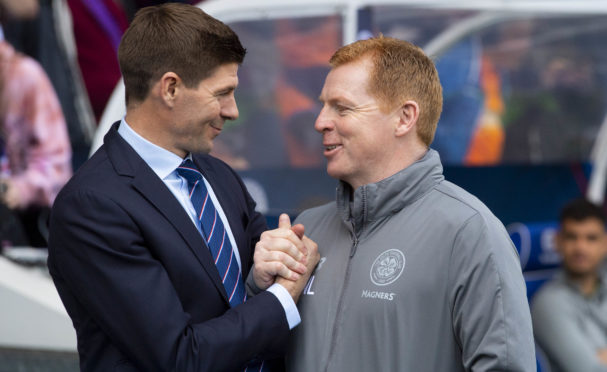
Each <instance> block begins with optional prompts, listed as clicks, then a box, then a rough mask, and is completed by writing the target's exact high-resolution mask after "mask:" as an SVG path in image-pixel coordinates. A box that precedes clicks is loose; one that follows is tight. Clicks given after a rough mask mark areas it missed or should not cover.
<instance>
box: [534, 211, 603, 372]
mask: <svg viewBox="0 0 607 372" xmlns="http://www.w3.org/2000/svg"><path fill="white" fill-rule="evenodd" d="M556 248H557V250H558V252H559V253H560V255H561V257H562V259H563V265H562V270H561V272H559V274H558V275H556V276H555V278H554V279H552V280H551V281H549V282H548V283H546V284H544V285H543V286H542V288H541V289H540V290H539V291H538V292H537V293H536V295H535V296H534V297H533V301H532V303H531V316H532V318H533V330H534V333H535V338H536V340H537V343H538V345H540V346H541V347H542V349H543V350H544V352H545V353H546V356H547V357H548V361H549V363H550V367H551V370H552V372H601V371H602V372H606V371H607V285H606V284H605V280H606V277H605V272H604V270H603V267H602V265H603V264H604V262H605V257H607V232H606V231H605V214H604V213H603V210H602V209H601V207H599V206H598V205H595V204H592V203H591V202H589V201H587V200H585V199H576V200H573V201H571V202H570V203H568V204H567V205H566V206H565V207H564V208H563V210H562V212H561V216H560V227H559V232H558V234H557V236H556Z"/></svg>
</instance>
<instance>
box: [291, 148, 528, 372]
mask: <svg viewBox="0 0 607 372" xmlns="http://www.w3.org/2000/svg"><path fill="white" fill-rule="evenodd" d="M351 194H352V190H351V188H350V187H349V186H348V185H346V184H344V183H341V184H340V185H339V186H338V189H337V200H336V202H335V203H330V204H327V205H324V206H321V207H317V208H313V209H310V210H307V211H305V212H303V213H302V214H301V215H300V216H299V217H298V218H297V221H296V222H297V223H303V224H304V225H305V228H306V234H307V235H308V236H310V238H312V239H313V240H315V241H316V242H317V243H318V246H319V250H320V253H321V257H322V258H321V262H320V263H319V265H318V267H317V269H316V271H315V273H314V275H313V277H311V278H310V281H309V283H308V285H307V287H306V289H305V290H304V294H303V295H302V296H301V298H300V301H299V304H298V308H299V310H300V313H301V317H302V323H301V324H300V325H299V326H298V327H297V328H295V330H294V332H293V335H292V338H291V340H290V345H289V352H288V355H287V371H302V372H304V371H305V372H311V371H314V372H316V371H336V372H351V371H381V372H388V371H409V372H422V371H429V372H440V371H535V369H536V364H535V352H534V342H533V334H532V327H531V317H530V314H529V306H528V303H527V298H526V295H525V291H526V289H525V282H524V280H523V276H522V273H521V267H520V264H519V260H518V255H517V252H516V249H515V247H514V245H513V244H512V242H511V240H510V238H509V236H508V234H507V232H506V230H505V229H504V227H503V225H502V224H501V222H500V221H499V220H498V219H497V218H496V217H495V216H494V215H493V214H492V213H491V212H490V211H489V209H488V208H487V207H486V206H485V205H484V204H483V203H482V202H480V201H479V200H478V199H477V198H475V197H474V196H472V195H470V194H469V193H467V192H466V191H464V190H463V189H461V188H459V187H457V186H455V185H454V184H452V183H450V182H447V181H445V180H444V177H443V174H442V165H441V163H440V159H439V156H438V153H437V152H436V151H434V150H429V151H428V152H427V153H426V155H425V156H424V157H423V158H422V159H421V160H419V161H417V162H416V163H414V164H412V165H411V166H409V167H408V168H406V169H404V170H402V171H401V172H399V173H397V174H395V175H393V176H391V177H389V178H387V179H385V180H382V181H380V182H378V183H375V184H369V185H365V186H362V187H360V188H358V189H357V190H356V191H354V194H353V195H351Z"/></svg>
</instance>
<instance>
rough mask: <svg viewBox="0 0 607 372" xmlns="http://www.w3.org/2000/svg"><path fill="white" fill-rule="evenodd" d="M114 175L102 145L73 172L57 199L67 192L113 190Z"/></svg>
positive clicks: (114, 186)
mask: <svg viewBox="0 0 607 372" xmlns="http://www.w3.org/2000/svg"><path fill="white" fill-rule="evenodd" d="M116 176H117V174H116V172H115V170H114V167H113V166H112V164H111V162H110V160H109V158H108V156H107V153H106V152H105V149H104V148H103V147H102V148H101V149H100V150H99V151H97V152H96V153H95V154H94V155H93V156H92V157H91V158H90V159H88V160H87V161H86V162H84V164H82V165H81V166H80V168H78V169H77V170H76V172H74V175H73V176H72V178H71V179H70V180H69V181H68V183H67V184H66V185H65V186H64V187H63V189H62V190H61V192H60V193H59V195H58V196H57V201H60V200H61V199H62V198H64V197H65V196H67V195H68V194H72V193H75V192H79V191H86V190H88V191H99V192H103V191H108V190H113V189H115V188H116V179H117V177H116Z"/></svg>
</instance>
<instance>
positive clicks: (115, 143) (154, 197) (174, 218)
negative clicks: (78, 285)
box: [105, 125, 229, 306]
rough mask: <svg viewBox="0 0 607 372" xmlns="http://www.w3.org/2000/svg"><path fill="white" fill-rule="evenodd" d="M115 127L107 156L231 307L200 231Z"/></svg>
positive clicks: (108, 136) (108, 139) (108, 142)
mask: <svg viewBox="0 0 607 372" xmlns="http://www.w3.org/2000/svg"><path fill="white" fill-rule="evenodd" d="M116 128H117V126H116V125H115V126H114V127H113V128H112V130H110V132H108V135H106V137H105V144H106V145H107V147H108V149H107V151H108V155H109V156H110V160H111V161H112V163H113V164H114V167H115V168H116V171H117V172H118V174H120V175H122V176H127V177H132V178H133V181H132V185H133V187H134V188H135V189H136V190H137V191H138V192H139V193H140V194H141V195H142V196H143V197H144V198H145V199H146V200H147V201H148V202H150V203H151V204H152V205H153V206H154V207H155V208H156V209H157V210H158V211H159V212H160V213H161V214H162V215H163V216H164V217H165V218H166V219H167V221H168V222H169V223H170V224H171V225H172V226H173V227H174V228H175V230H177V231H178V232H179V234H180V235H181V236H182V237H183V239H184V240H185V242H186V243H187V246H188V248H189V249H190V250H191V251H192V253H193V254H194V255H195V256H196V258H197V259H198V261H199V262H200V264H201V265H202V267H203V268H204V270H205V271H206V272H207V274H208V275H209V277H210V278H211V280H212V281H213V284H214V285H215V287H216V288H217V290H218V291H219V293H220V294H221V296H222V297H223V299H224V301H225V302H226V304H228V306H229V301H228V297H227V294H226V291H225V288H224V286H223V283H222V282H221V278H220V277H219V273H218V272H217V267H216V266H215V263H214V261H213V258H212V256H211V252H210V251H209V249H208V247H207V246H206V243H205V242H204V239H203V238H202V236H201V235H200V232H199V231H198V229H196V227H195V226H194V224H193V223H192V220H191V219H190V218H189V216H188V215H187V213H186V212H185V211H184V210H183V207H182V206H181V204H179V202H178V201H177V199H175V196H174V195H173V194H172V193H171V191H170V190H169V189H168V187H167V186H166V185H165V184H164V182H163V181H162V180H161V179H160V178H158V176H157V175H156V173H154V171H153V170H152V169H151V168H150V167H149V166H148V165H147V164H146V163H145V162H144V161H143V159H141V157H139V155H137V153H136V152H135V150H133V148H132V147H131V146H129V145H128V143H126V141H124V139H122V137H120V135H119V134H118V132H117V131H116Z"/></svg>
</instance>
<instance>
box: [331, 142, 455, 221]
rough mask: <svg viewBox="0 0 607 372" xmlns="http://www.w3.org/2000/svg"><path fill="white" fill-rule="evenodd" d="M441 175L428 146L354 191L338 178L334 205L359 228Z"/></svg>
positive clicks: (408, 199) (417, 194) (419, 192)
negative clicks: (410, 161)
mask: <svg viewBox="0 0 607 372" xmlns="http://www.w3.org/2000/svg"><path fill="white" fill-rule="evenodd" d="M444 179H445V177H444V176H443V166H442V164H441V162H440V157H439V155H438V152H436V151H435V150H432V149H430V150H428V151H427V152H426V154H425V155H424V156H423V157H422V158H421V159H420V160H418V161H416V162H415V163H413V164H411V165H410V166H408V167H407V168H405V169H403V170H401V171H400V172H398V173H396V174H394V175H392V176H390V177H388V178H386V179H383V180H381V181H379V182H377V183H371V184H368V185H363V186H361V187H359V188H357V189H356V190H354V191H353V190H352V188H351V187H350V185H349V184H347V183H345V182H343V181H340V183H339V186H338V187H337V208H338V210H339V213H340V216H341V218H342V220H343V221H344V222H346V223H348V224H352V225H353V227H354V230H355V231H357V232H359V231H360V230H361V229H362V228H363V227H364V226H365V225H366V224H368V223H371V222H374V221H377V220H379V219H381V218H382V217H385V216H388V215H390V214H394V213H397V212H399V211H400V210H401V209H403V208H405V207H406V206H407V205H409V204H411V203H413V202H415V201H416V200H417V199H419V198H420V197H421V196H423V195H424V194H425V193H427V192H428V191H430V190H431V189H432V188H433V187H434V186H436V185H437V184H438V183H440V182H442V181H443V180H444Z"/></svg>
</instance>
